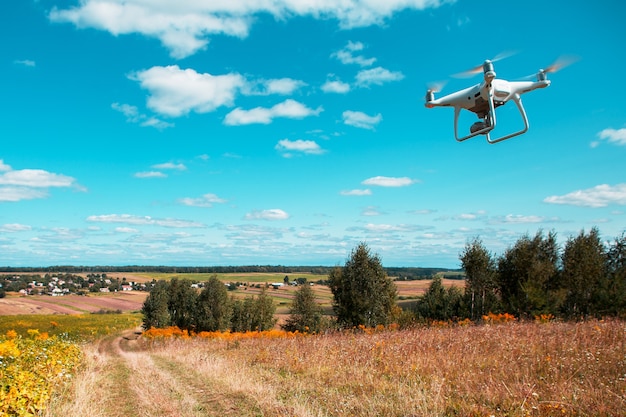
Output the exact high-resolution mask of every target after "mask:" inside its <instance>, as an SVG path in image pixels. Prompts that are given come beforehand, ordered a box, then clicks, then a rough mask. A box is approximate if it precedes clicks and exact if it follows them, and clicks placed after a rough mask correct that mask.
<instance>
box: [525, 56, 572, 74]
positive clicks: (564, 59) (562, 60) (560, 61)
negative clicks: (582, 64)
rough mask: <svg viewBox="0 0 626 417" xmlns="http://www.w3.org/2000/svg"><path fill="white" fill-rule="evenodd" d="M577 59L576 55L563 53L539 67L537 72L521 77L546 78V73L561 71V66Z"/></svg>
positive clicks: (565, 65) (566, 65) (568, 64)
mask: <svg viewBox="0 0 626 417" xmlns="http://www.w3.org/2000/svg"><path fill="white" fill-rule="evenodd" d="M578 60H579V58H578V57H577V56H574V55H563V56H560V57H558V58H557V59H556V60H555V61H554V62H553V63H552V64H551V65H548V66H547V67H546V68H544V69H540V70H539V71H538V72H536V73H534V74H530V75H527V76H525V77H522V78H521V79H522V80H528V79H531V78H537V80H545V79H546V78H547V77H546V74H551V73H554V72H558V71H561V70H562V69H563V68H565V67H568V66H570V65H572V64H573V63H574V62H576V61H578Z"/></svg>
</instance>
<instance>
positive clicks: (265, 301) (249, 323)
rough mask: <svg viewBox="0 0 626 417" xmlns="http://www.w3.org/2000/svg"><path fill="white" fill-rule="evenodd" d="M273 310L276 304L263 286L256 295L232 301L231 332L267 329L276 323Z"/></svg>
mask: <svg viewBox="0 0 626 417" xmlns="http://www.w3.org/2000/svg"><path fill="white" fill-rule="evenodd" d="M275 312H276V305H275V304H274V301H273V300H272V298H271V297H270V296H269V295H268V294H267V291H266V289H265V287H263V289H262V290H261V294H259V295H258V296H256V297H246V298H244V299H243V300H233V301H232V319H231V323H230V328H231V330H232V331H233V332H250V331H264V330H269V329H271V328H273V327H274V325H275V324H276V319H275V318H274V313H275Z"/></svg>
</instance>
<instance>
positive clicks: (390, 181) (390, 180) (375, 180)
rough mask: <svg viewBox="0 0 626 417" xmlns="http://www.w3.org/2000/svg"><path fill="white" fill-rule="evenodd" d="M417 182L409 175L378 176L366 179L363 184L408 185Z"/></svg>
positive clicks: (381, 185) (380, 185)
mask: <svg viewBox="0 0 626 417" xmlns="http://www.w3.org/2000/svg"><path fill="white" fill-rule="evenodd" d="M413 183H415V180H412V179H411V178H408V177H400V178H394V177H383V176H377V177H372V178H368V179H366V180H364V181H363V182H362V183H361V184H363V185H377V186H379V187H406V186H407V185H411V184H413Z"/></svg>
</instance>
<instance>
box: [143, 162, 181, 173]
mask: <svg viewBox="0 0 626 417" xmlns="http://www.w3.org/2000/svg"><path fill="white" fill-rule="evenodd" d="M152 168H154V169H174V170H177V171H185V170H186V169H187V167H186V166H185V164H175V163H173V162H165V163H162V164H156V165H152Z"/></svg>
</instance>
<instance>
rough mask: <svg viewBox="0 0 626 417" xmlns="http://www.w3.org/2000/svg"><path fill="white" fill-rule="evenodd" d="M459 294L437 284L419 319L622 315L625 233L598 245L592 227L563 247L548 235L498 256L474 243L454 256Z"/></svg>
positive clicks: (419, 310)
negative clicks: (461, 276)
mask: <svg viewBox="0 0 626 417" xmlns="http://www.w3.org/2000/svg"><path fill="white" fill-rule="evenodd" d="M460 260H461V264H462V267H463V270H464V271H465V274H466V285H465V290H464V292H461V291H460V290H458V289H456V288H450V289H447V290H446V289H444V288H443V286H442V284H441V281H440V280H435V281H433V283H432V284H431V286H430V288H429V290H428V291H427V292H426V294H425V295H424V297H422V299H421V300H420V301H419V302H418V303H417V306H416V309H415V311H416V314H417V316H418V317H420V318H427V319H436V320H449V319H456V318H461V319H462V318H470V319H472V320H480V318H481V317H482V316H483V315H486V314H488V313H489V312H493V313H509V314H512V315H514V316H516V317H519V318H533V317H537V316H541V315H547V316H554V317H560V318H563V319H579V318H587V317H598V318H599V317H608V316H614V317H625V316H626V235H625V234H622V235H621V236H620V237H618V238H616V239H615V240H614V241H613V242H606V243H604V242H603V241H602V240H601V237H600V233H599V231H598V229H597V228H595V227H594V228H592V229H591V230H589V231H588V232H585V231H584V230H583V231H581V232H580V233H579V234H578V235H576V236H572V237H569V238H568V239H567V241H566V242H565V244H564V245H563V247H562V248H561V247H560V246H559V244H558V243H557V236H556V233H554V232H549V233H544V232H543V231H541V230H540V231H538V232H537V233H536V234H535V235H534V236H529V235H525V236H522V237H521V238H520V239H518V240H517V241H516V242H515V244H513V245H512V246H511V247H509V248H508V249H507V250H506V251H505V252H504V253H503V254H502V255H500V256H496V255H494V254H492V253H491V252H489V250H488V249H487V248H486V247H485V245H484V244H483V242H482V241H481V240H480V238H478V237H477V238H474V239H472V240H471V241H469V242H467V244H466V245H465V248H464V250H463V252H462V253H461V255H460Z"/></svg>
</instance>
